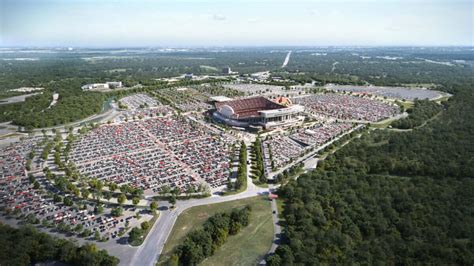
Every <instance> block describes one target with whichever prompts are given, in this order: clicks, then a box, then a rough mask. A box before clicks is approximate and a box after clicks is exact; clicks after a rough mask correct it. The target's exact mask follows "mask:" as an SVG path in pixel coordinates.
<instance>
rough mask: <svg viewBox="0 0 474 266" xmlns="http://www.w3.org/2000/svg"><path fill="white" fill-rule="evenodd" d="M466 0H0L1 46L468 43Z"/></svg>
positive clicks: (473, 8) (470, 21) (471, 21)
mask: <svg viewBox="0 0 474 266" xmlns="http://www.w3.org/2000/svg"><path fill="white" fill-rule="evenodd" d="M473 16H474V1H473V0H468V1H465V0H386V1H385V0H240V1H238V0H194V1H193V0H129V1H126V0H95V1H93V0H0V46H2V47H12V46H47V47H57V46H65V47H127V46H135V47H137V46H143V47H149V46H157V47H158V46H173V47H193V46H328V45H335V46H338V45H339V46H346V45H360V46H378V45H380V46H450V45H455V46H458V45H459V46H473V45H474V37H473V36H474V32H473V28H474V18H473Z"/></svg>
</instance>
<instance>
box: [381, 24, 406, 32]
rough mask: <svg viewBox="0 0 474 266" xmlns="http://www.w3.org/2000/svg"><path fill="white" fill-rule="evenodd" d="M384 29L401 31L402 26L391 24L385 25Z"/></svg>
mask: <svg viewBox="0 0 474 266" xmlns="http://www.w3.org/2000/svg"><path fill="white" fill-rule="evenodd" d="M385 30H387V31H401V30H402V28H401V27H398V26H394V25H391V26H387V27H385Z"/></svg>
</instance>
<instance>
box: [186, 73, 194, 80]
mask: <svg viewBox="0 0 474 266" xmlns="http://www.w3.org/2000/svg"><path fill="white" fill-rule="evenodd" d="M193 76H194V75H193V73H186V74H184V79H193Z"/></svg>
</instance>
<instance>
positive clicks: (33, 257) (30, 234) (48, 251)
mask: <svg viewBox="0 0 474 266" xmlns="http://www.w3.org/2000/svg"><path fill="white" fill-rule="evenodd" d="M49 261H60V262H63V263H67V264H70V265H88V266H89V265H101V266H105V265H118V263H119V260H118V259H117V258H115V257H112V256H110V255H108V253H107V251H105V250H98V249H97V247H96V246H95V245H93V244H85V245H83V246H80V247H79V246H77V245H76V244H74V243H73V242H71V241H68V240H64V239H58V238H53V237H51V236H50V235H48V234H46V233H42V232H39V231H38V230H37V229H36V228H34V227H33V226H23V227H20V228H18V229H15V228H12V227H10V226H8V225H4V224H1V223H0V264H1V265H32V264H36V263H42V262H49Z"/></svg>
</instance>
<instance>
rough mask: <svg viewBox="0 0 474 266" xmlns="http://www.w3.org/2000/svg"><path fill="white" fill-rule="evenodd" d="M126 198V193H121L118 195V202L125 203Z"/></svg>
mask: <svg viewBox="0 0 474 266" xmlns="http://www.w3.org/2000/svg"><path fill="white" fill-rule="evenodd" d="M126 200H127V197H125V195H124V194H120V195H118V197H117V202H118V204H120V205H122V204H124V203H125V201H126Z"/></svg>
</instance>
